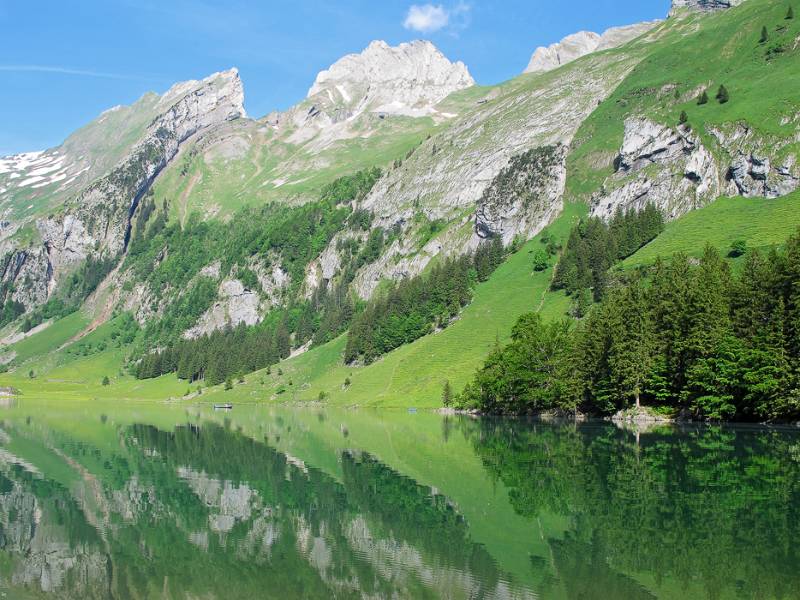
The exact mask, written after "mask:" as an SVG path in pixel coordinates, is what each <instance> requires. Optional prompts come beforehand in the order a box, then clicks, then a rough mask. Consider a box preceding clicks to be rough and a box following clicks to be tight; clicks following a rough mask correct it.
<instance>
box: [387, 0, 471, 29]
mask: <svg viewBox="0 0 800 600" xmlns="http://www.w3.org/2000/svg"><path fill="white" fill-rule="evenodd" d="M469 11H470V5H469V4H467V3H466V2H464V1H463V0H462V1H460V2H459V3H458V4H455V5H453V6H449V7H446V6H444V5H442V4H412V5H411V7H410V8H409V9H408V14H406V20H405V21H403V27H405V28H406V29H411V30H413V31H420V32H422V33H434V32H436V31H439V30H441V29H446V30H447V32H448V33H450V34H451V35H454V36H456V37H457V36H458V32H459V31H461V30H463V29H466V28H467V26H468V25H469V21H470V19H469V17H470V14H469Z"/></svg>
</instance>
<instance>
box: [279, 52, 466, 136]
mask: <svg viewBox="0 0 800 600" xmlns="http://www.w3.org/2000/svg"><path fill="white" fill-rule="evenodd" d="M473 85H475V81H474V80H473V79H472V76H471V75H470V74H469V71H468V70H467V67H466V66H464V64H463V63H460V62H456V63H453V62H450V61H449V60H448V59H447V58H446V57H445V56H444V55H443V54H442V53H441V52H439V50H438V49H437V48H436V47H435V46H434V45H433V44H431V43H430V42H423V41H416V42H411V43H407V44H400V45H398V46H395V47H392V46H389V45H388V44H386V42H383V41H375V42H372V43H371V44H370V45H369V46H368V47H367V48H366V49H365V50H364V51H363V52H361V53H359V54H349V55H347V56H345V57H343V58H341V59H340V60H338V61H337V62H335V63H334V64H333V65H332V66H331V67H330V68H328V69H326V70H324V71H322V72H320V73H319V74H318V75H317V77H316V80H315V81H314V84H313V85H312V86H311V89H310V90H309V91H308V97H307V98H306V100H305V101H304V102H301V103H300V104H299V105H298V106H297V107H295V108H293V109H290V110H289V111H288V112H287V113H285V114H283V115H276V116H273V117H272V119H273V121H272V122H273V123H274V124H275V126H276V127H277V128H278V129H279V131H281V132H285V133H286V134H288V135H287V136H286V139H287V140H288V141H289V142H291V143H293V144H304V143H307V142H311V144H310V147H311V148H313V149H316V150H320V149H324V148H326V147H328V146H329V145H331V144H332V143H334V142H336V141H338V140H343V139H348V138H352V137H364V136H365V135H369V134H370V133H372V132H375V131H376V130H378V129H379V127H380V121H382V120H385V119H386V118H387V116H394V117H412V118H420V117H430V118H432V119H434V120H436V121H443V120H447V119H449V118H452V117H454V116H455V115H454V114H451V113H447V112H446V111H441V110H438V109H437V104H439V102H441V101H442V100H444V99H445V98H446V97H448V96H449V95H450V94H452V93H453V92H456V91H459V90H463V89H466V88H469V87H471V86H473Z"/></svg>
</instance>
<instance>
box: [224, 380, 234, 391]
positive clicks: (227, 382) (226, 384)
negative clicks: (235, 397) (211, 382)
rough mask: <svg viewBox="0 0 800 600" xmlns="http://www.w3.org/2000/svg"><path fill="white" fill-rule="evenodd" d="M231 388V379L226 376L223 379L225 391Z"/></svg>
mask: <svg viewBox="0 0 800 600" xmlns="http://www.w3.org/2000/svg"><path fill="white" fill-rule="evenodd" d="M232 389H233V381H232V380H231V378H230V377H228V378H227V379H226V380H225V391H226V392H227V391H228V390H232Z"/></svg>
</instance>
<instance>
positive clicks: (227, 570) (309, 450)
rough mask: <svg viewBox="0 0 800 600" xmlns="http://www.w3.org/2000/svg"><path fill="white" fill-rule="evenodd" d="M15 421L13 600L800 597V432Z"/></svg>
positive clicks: (77, 414)
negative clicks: (67, 599) (33, 599)
mask: <svg viewBox="0 0 800 600" xmlns="http://www.w3.org/2000/svg"><path fill="white" fill-rule="evenodd" d="M101 410H102V414H99V413H100V411H101ZM2 417H3V421H2V432H0V446H1V447H0V590H3V591H5V592H6V594H7V597H12V598H29V597H30V598H41V597H53V598H175V599H178V598H264V597H276V598H351V597H352V598H389V597H398V598H794V597H800V554H799V553H798V550H797V544H796V540H797V539H799V536H798V534H800V518H799V517H800V514H798V513H799V512H800V435H798V433H797V432H795V431H790V430H767V429H756V428H731V427H727V428H720V427H694V428H690V429H676V428H658V429H655V430H652V431H649V432H643V433H640V434H639V435H638V436H637V435H636V434H635V433H633V432H629V431H623V430H619V429H616V428H615V427H613V426H606V425H598V424H586V425H575V424H542V423H528V422H525V421H520V420H493V419H485V420H473V419H467V418H460V417H458V418H456V417H441V416H438V415H433V414H407V413H392V412H384V413H375V412H369V411H343V412H338V411H333V410H331V411H320V410H311V409H296V410H292V409H276V408H270V409H266V408H264V407H257V406H253V407H242V408H241V409H239V408H238V407H237V410H236V411H235V412H234V413H227V414H224V415H222V414H219V413H213V411H212V410H211V409H210V407H203V408H197V407H192V408H190V409H188V410H187V409H186V408H185V407H184V408H178V407H165V406H157V407H156V406H149V407H142V405H122V406H102V407H101V408H100V409H98V408H97V407H92V406H88V405H79V406H69V405H65V406H58V407H54V406H52V405H50V406H48V405H46V404H37V403H35V402H19V403H18V404H17V405H16V406H11V407H8V409H7V410H5V411H4V412H3V413H2Z"/></svg>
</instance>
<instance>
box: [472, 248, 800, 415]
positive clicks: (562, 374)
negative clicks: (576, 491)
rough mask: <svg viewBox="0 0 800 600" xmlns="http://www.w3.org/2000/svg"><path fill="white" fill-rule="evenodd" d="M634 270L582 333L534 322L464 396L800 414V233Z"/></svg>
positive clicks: (484, 400)
mask: <svg viewBox="0 0 800 600" xmlns="http://www.w3.org/2000/svg"><path fill="white" fill-rule="evenodd" d="M741 260H742V261H743V265H742V268H741V272H740V273H734V272H732V271H731V268H730V264H729V263H728V262H727V261H725V260H724V258H723V257H722V256H721V254H720V253H719V252H718V251H717V250H716V249H714V248H713V247H710V246H709V247H707V248H706V249H705V251H704V253H703V255H702V257H701V258H700V259H699V260H698V259H691V258H689V257H687V256H686V255H684V254H676V255H675V256H673V257H672V259H671V260H669V261H664V260H661V259H659V260H657V261H656V263H655V264H654V265H653V266H652V267H650V268H648V269H647V270H645V271H644V272H638V271H637V272H632V273H629V272H622V273H620V274H618V275H617V279H616V280H614V281H612V282H610V283H609V285H608V286H607V290H606V292H605V294H604V296H603V298H602V300H601V301H600V302H599V303H598V304H597V305H595V306H594V307H593V308H592V309H591V310H590V311H589V313H588V315H587V316H586V317H585V318H584V319H583V320H581V321H580V322H579V323H578V324H577V326H576V325H574V324H573V323H574V322H573V321H570V320H563V321H559V322H553V323H544V322H543V321H542V319H541V318H540V317H539V316H538V315H536V314H528V315H524V316H523V317H521V318H520V319H519V321H518V322H517V324H516V326H515V327H514V330H513V333H512V339H511V342H510V343H509V344H508V345H507V346H505V347H497V348H496V349H495V350H494V351H493V352H492V353H491V355H490V356H489V357H488V359H487V360H486V362H485V364H484V366H483V367H482V368H481V369H480V370H479V371H478V372H477V373H476V375H475V377H474V379H473V381H472V382H470V383H469V384H468V385H467V387H466V388H465V390H464V391H463V392H462V393H461V394H460V395H459V396H458V398H457V399H456V401H457V403H458V404H460V405H461V406H463V407H472V408H479V409H481V410H483V411H487V412H493V413H516V414H519V413H531V412H536V411H542V410H549V409H562V410H566V411H576V410H579V411H583V412H588V413H594V414H610V413H613V412H615V411H617V410H620V409H626V408H628V407H631V406H634V405H637V404H640V403H643V404H647V405H650V406H653V407H655V408H656V409H663V410H665V411H668V412H675V411H678V410H685V411H688V412H689V413H691V414H692V415H693V416H695V417H698V418H704V419H711V420H731V419H736V420H752V421H763V420H774V419H790V418H797V417H798V416H800V326H798V324H800V289H798V286H797V283H796V282H797V281H800V235H795V236H793V237H792V238H790V239H789V240H788V242H787V243H786V245H785V248H784V249H783V250H780V251H779V250H772V251H770V252H769V253H767V254H764V253H761V252H758V251H754V250H752V251H749V252H748V253H747V255H746V256H745V257H744V258H742V259H741Z"/></svg>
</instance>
